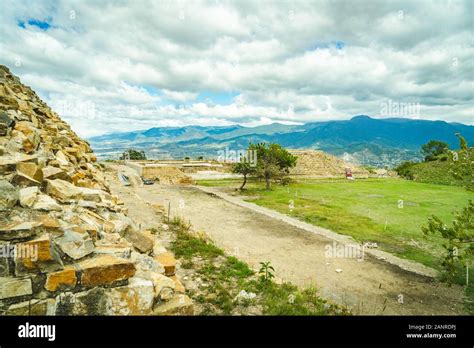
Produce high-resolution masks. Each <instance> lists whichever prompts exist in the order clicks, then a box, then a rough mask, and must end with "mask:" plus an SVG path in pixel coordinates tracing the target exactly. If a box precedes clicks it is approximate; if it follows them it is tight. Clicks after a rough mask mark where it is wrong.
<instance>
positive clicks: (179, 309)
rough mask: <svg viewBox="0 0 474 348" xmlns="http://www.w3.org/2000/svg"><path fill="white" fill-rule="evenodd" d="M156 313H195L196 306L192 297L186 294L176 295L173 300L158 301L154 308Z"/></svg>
mask: <svg viewBox="0 0 474 348" xmlns="http://www.w3.org/2000/svg"><path fill="white" fill-rule="evenodd" d="M153 314H155V315H193V314H194V306H193V302H192V301H191V299H190V298H189V297H188V296H186V295H182V294H179V295H175V296H174V297H173V298H172V299H171V300H169V301H167V302H164V303H158V304H157V305H156V306H155V307H154V308H153Z"/></svg>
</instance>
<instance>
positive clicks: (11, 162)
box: [0, 153, 38, 174]
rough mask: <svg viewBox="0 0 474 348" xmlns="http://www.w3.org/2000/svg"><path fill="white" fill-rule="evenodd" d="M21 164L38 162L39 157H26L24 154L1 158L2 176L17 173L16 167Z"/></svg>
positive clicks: (0, 172) (0, 169) (0, 168)
mask: <svg viewBox="0 0 474 348" xmlns="http://www.w3.org/2000/svg"><path fill="white" fill-rule="evenodd" d="M21 162H34V163H37V162H38V156H37V155H25V154H24V153H15V156H2V157H0V174H5V173H11V172H14V171H16V165H17V164H18V163H21Z"/></svg>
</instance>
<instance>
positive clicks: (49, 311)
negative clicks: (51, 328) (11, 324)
mask: <svg viewBox="0 0 474 348" xmlns="http://www.w3.org/2000/svg"><path fill="white" fill-rule="evenodd" d="M55 303H56V301H55V300H54V299H52V298H48V299H45V300H38V299H31V300H29V301H25V302H20V303H15V304H13V305H11V306H10V307H8V309H7V311H6V315H28V316H36V315H41V316H43V315H54V313H55V307H56V304H55Z"/></svg>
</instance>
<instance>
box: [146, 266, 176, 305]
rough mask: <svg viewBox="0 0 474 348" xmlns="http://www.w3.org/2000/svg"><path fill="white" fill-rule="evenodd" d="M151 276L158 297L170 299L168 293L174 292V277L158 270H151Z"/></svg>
mask: <svg viewBox="0 0 474 348" xmlns="http://www.w3.org/2000/svg"><path fill="white" fill-rule="evenodd" d="M149 278H150V280H151V281H152V282H153V287H154V289H155V297H156V298H161V299H162V300H164V299H169V298H170V297H169V296H166V295H169V294H170V293H171V295H172V294H173V293H174V289H175V282H174V281H173V279H171V278H169V277H167V276H165V275H162V274H160V273H156V272H150V273H149ZM167 290H169V291H167ZM165 293H166V294H165Z"/></svg>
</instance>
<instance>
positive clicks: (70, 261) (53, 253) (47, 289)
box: [0, 65, 193, 315]
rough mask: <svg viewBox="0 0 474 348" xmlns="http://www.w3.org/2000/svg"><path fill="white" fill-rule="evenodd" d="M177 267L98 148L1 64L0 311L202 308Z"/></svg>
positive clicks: (137, 311) (121, 311) (160, 311)
mask: <svg viewBox="0 0 474 348" xmlns="http://www.w3.org/2000/svg"><path fill="white" fill-rule="evenodd" d="M157 224H159V221H157ZM175 270H176V261H175V259H174V257H173V255H172V254H171V253H170V252H169V251H167V250H166V249H165V248H164V247H163V246H162V244H161V243H160V240H159V239H158V237H157V236H156V235H155V234H153V232H152V231H141V230H140V229H139V227H138V225H137V224H136V223H135V222H134V221H133V220H132V219H130V218H129V217H127V209H126V208H125V207H124V206H123V202H121V201H120V200H119V199H118V198H117V197H115V196H113V195H111V194H110V191H109V187H108V185H107V183H106V181H105V178H104V175H103V172H102V169H101V167H100V165H99V164H97V163H96V157H95V155H94V154H93V152H92V150H91V148H90V146H89V144H88V143H87V142H86V141H84V140H82V139H81V138H79V137H78V136H77V135H76V134H75V133H74V132H73V131H72V130H71V128H70V127H69V125H68V124H66V123H65V122H63V121H62V120H61V119H60V118H59V116H58V115H57V114H55V113H54V112H53V111H52V110H51V109H50V108H49V107H48V106H47V105H46V104H45V103H44V102H43V101H42V100H41V99H40V98H39V97H38V96H37V95H36V93H35V92H33V91H32V90H31V89H30V88H29V87H26V86H24V85H23V84H22V83H21V82H20V80H19V79H18V77H16V76H14V75H12V74H11V73H10V71H9V69H8V68H7V67H5V66H2V65H0V313H1V314H4V315H152V314H156V315H173V314H193V305H192V302H191V300H190V299H189V298H188V297H187V296H186V295H184V287H183V286H182V284H181V282H180V281H179V279H177V278H176V276H175Z"/></svg>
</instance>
